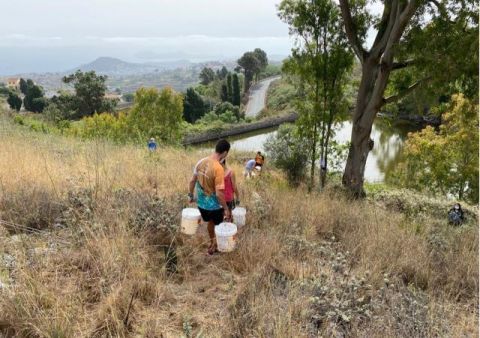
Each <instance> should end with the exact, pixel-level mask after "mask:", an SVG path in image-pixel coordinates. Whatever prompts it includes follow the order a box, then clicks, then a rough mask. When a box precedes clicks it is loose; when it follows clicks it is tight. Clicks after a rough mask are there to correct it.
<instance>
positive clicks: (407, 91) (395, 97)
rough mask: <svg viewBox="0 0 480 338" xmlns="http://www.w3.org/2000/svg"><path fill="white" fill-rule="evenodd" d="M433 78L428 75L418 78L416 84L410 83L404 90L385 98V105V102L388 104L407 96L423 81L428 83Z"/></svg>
mask: <svg viewBox="0 0 480 338" xmlns="http://www.w3.org/2000/svg"><path fill="white" fill-rule="evenodd" d="M430 79H431V77H426V78H424V79H421V80H418V81H417V82H415V83H414V84H412V85H410V86H409V87H408V88H407V89H405V90H404V91H403V92H400V93H397V94H395V95H391V96H389V97H386V98H383V105H385V104H388V103H392V102H395V101H397V100H399V99H401V98H403V97H405V96H407V95H408V94H410V93H411V92H413V91H414V90H415V88H417V87H418V86H420V85H421V84H423V83H426V82H428V81H429V80H430Z"/></svg>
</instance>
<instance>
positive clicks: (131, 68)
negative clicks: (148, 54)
mask: <svg viewBox="0 0 480 338" xmlns="http://www.w3.org/2000/svg"><path fill="white" fill-rule="evenodd" d="M77 69H80V70H81V71H82V72H86V71H92V70H93V71H95V72H96V73H98V74H106V75H129V74H138V73H153V72H154V71H155V66H153V65H145V64H139V63H132V62H126V61H123V60H120V59H116V58H112V57H99V58H98V59H96V60H94V61H92V62H90V63H87V64H84V65H81V66H79V67H77V68H75V69H72V70H71V71H69V73H70V72H73V71H75V70H77Z"/></svg>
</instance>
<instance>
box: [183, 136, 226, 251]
mask: <svg viewBox="0 0 480 338" xmlns="http://www.w3.org/2000/svg"><path fill="white" fill-rule="evenodd" d="M229 151H230V143H228V142H227V141H226V140H220V141H218V142H217V145H216V146H215V152H214V153H213V154H212V155H210V156H208V157H205V158H203V159H201V160H200V161H198V163H197V164H196V165H195V169H194V170H193V176H192V179H191V180H190V184H189V193H188V196H189V198H190V202H193V191H194V190H195V191H196V193H197V204H198V209H199V210H200V214H201V215H202V218H203V220H204V221H205V222H208V225H207V229H208V234H209V236H210V247H209V248H208V254H209V255H213V254H214V253H215V252H216V251H217V243H216V241H215V226H216V225H218V224H220V223H222V222H223V219H224V218H227V219H230V218H231V216H232V215H231V213H230V210H229V209H228V207H227V203H226V201H225V180H224V175H225V173H224V169H223V167H222V165H221V164H220V161H222V160H223V159H225V158H226V157H227V155H228V152H229Z"/></svg>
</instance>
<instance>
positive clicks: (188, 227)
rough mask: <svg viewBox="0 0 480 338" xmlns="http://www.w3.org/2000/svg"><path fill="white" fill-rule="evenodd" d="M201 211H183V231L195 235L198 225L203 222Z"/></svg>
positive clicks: (190, 209) (187, 209) (191, 209)
mask: <svg viewBox="0 0 480 338" xmlns="http://www.w3.org/2000/svg"><path fill="white" fill-rule="evenodd" d="M201 219H202V218H201V216H200V211H198V209H195V208H185V209H183V210H182V223H181V226H180V228H181V231H182V232H183V233H184V234H187V235H195V233H196V232H197V229H198V225H199V224H200V221H201Z"/></svg>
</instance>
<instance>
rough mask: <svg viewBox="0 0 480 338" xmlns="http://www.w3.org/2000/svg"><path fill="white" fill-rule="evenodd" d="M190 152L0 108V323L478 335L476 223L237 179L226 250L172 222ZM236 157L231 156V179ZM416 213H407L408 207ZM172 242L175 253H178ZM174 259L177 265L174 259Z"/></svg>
mask: <svg viewBox="0 0 480 338" xmlns="http://www.w3.org/2000/svg"><path fill="white" fill-rule="evenodd" d="M204 155H205V153H201V152H200V151H193V150H188V151H183V150H179V149H169V148H167V149H163V148H162V149H160V151H159V152H158V153H156V154H149V153H147V152H146V151H145V149H142V148H137V147H133V146H123V147H119V146H114V145H111V144H108V143H103V142H80V141H78V140H75V139H67V138H61V137H56V136H51V135H43V134H40V133H32V132H29V131H25V130H24V129H21V128H17V127H13V126H11V125H9V124H8V122H5V120H2V119H0V184H1V185H0V186H1V188H0V220H1V221H0V283H1V284H0V294H1V296H0V333H3V334H4V335H6V336H13V335H15V334H16V335H17V336H33V337H51V336H56V337H73V336H75V337H105V336H115V337H117V336H119V337H179V336H181V335H183V336H186V337H197V336H202V337H253V336H256V337H315V336H320V335H323V336H341V337H347V336H348V337H386V336H388V337H435V336H450V337H459V336H469V337H470V336H476V335H478V319H477V318H478V295H477V291H478V224H477V223H476V221H475V220H473V217H471V222H470V223H469V224H467V225H465V226H463V227H460V228H452V227H450V226H448V224H446V222H445V220H444V219H443V217H440V218H435V217H434V216H432V214H431V213H429V212H428V210H423V211H421V210H417V211H415V212H414V213H413V214H412V213H411V212H410V213H409V212H408V211H409V210H408V209H407V207H406V205H407V204H402V205H403V207H404V209H403V210H401V209H400V208H397V209H394V206H395V205H396V206H398V205H399V203H393V204H392V203H385V198H383V199H382V200H379V201H374V200H365V201H347V200H345V199H344V198H343V197H342V195H341V194H340V193H338V192H335V190H331V191H330V192H328V193H324V194H318V195H317V194H311V195H307V196H306V195H305V192H304V191H303V190H301V189H299V190H292V189H290V188H288V187H287V186H286V184H285V182H284V180H283V178H282V177H281V175H279V174H278V173H277V172H275V171H274V170H273V169H272V168H267V172H266V174H265V175H264V176H263V177H262V180H249V181H244V180H243V179H240V182H239V184H240V186H241V190H242V196H243V197H242V201H243V202H244V204H245V205H246V207H247V209H248V221H247V226H246V227H245V229H244V231H243V232H242V233H241V234H240V235H239V237H238V247H237V249H236V250H235V252H233V253H230V254H221V255H216V256H214V257H206V256H205V251H206V247H207V242H208V240H207V236H206V233H205V228H204V227H202V228H201V229H200V231H199V234H198V235H197V236H195V237H185V236H183V235H181V234H180V233H178V232H177V225H178V224H179V213H180V211H181V209H182V207H184V206H185V205H186V203H185V193H186V189H187V183H188V179H189V176H190V174H191V170H192V167H193V165H194V164H195V163H196V161H197V160H198V159H199V158H201V157H202V156H204ZM242 157H243V156H242V154H235V153H233V154H231V158H230V163H231V164H232V165H233V169H234V170H235V171H236V172H237V174H238V176H239V177H241V161H240V158H242ZM410 211H411V210H410ZM171 249H174V251H175V253H174V254H173V253H172V250H171ZM172 263H176V266H177V268H176V272H171V271H173V270H175V269H174V267H173V264H172Z"/></svg>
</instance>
